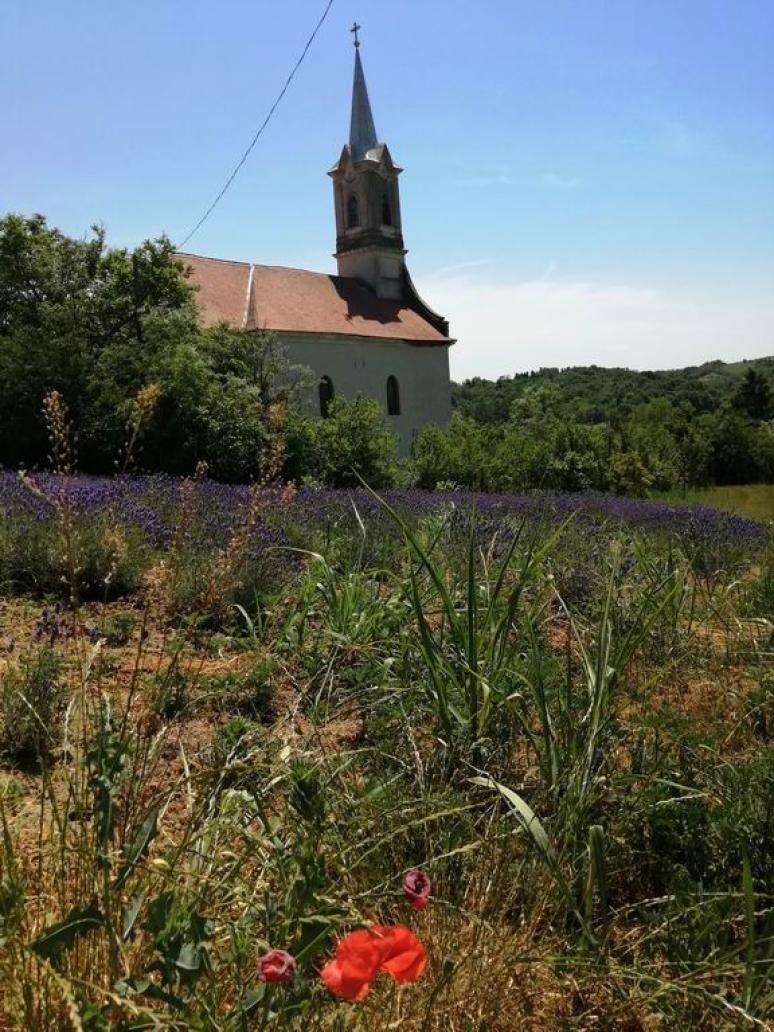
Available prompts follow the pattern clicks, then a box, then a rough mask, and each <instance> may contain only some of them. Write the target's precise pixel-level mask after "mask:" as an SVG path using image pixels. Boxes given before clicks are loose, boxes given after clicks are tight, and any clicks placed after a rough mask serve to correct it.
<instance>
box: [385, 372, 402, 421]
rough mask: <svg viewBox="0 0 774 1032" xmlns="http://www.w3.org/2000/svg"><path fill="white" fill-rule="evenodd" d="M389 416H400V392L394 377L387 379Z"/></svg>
mask: <svg viewBox="0 0 774 1032" xmlns="http://www.w3.org/2000/svg"><path fill="white" fill-rule="evenodd" d="M387 415H388V416H399V415H400V390H399V389H398V381H397V380H396V378H395V377H394V376H388V377H387Z"/></svg>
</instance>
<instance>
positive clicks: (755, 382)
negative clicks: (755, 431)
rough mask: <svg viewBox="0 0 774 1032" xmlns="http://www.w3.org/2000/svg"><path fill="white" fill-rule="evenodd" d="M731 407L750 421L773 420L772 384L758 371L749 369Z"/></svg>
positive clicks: (773, 400) (732, 400)
mask: <svg viewBox="0 0 774 1032" xmlns="http://www.w3.org/2000/svg"><path fill="white" fill-rule="evenodd" d="M731 405H732V407H733V408H734V409H736V411H737V412H742V413H743V414H744V415H746V416H749V418H750V419H755V420H763V419H771V418H772V415H774V399H772V391H771V384H770V383H769V381H768V380H767V378H766V377H765V376H764V375H763V373H759V372H758V371H757V369H748V370H747V372H746V373H745V376H744V379H743V380H742V382H741V383H740V384H739V386H738V388H737V389H736V392H735V394H734V396H733V398H732V399H731Z"/></svg>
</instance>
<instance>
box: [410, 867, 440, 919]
mask: <svg viewBox="0 0 774 1032" xmlns="http://www.w3.org/2000/svg"><path fill="white" fill-rule="evenodd" d="M432 887H433V885H432V882H431V881H430V875H429V874H425V872H424V871H420V870H418V869H416V868H415V869H414V870H413V871H407V872H406V874H405V876H404V878H403V892H404V895H405V896H406V899H407V900H408V901H409V903H410V904H411V906H412V907H413V909H414V910H424V908H425V907H426V906H427V899H428V897H429V895H430V890H431V889H432Z"/></svg>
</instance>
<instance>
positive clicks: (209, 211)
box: [177, 0, 333, 249]
mask: <svg viewBox="0 0 774 1032" xmlns="http://www.w3.org/2000/svg"><path fill="white" fill-rule="evenodd" d="M331 7H333V0H328V3H327V4H326V6H325V10H324V11H323V13H322V16H321V18H320V20H319V21H318V22H317V24H316V25H315V27H314V31H313V32H312V35H311V36H310V37H309V39H308V40H307V41H306V46H305V47H304V49H303V50H302V52H301V56H300V57H299V59H298V60H297V61H296V63H295V65H294V66H293V70H292V72H291V73H290V75H289V76H288V77H287V79H286V80H285V85H284V86H283V87H282V89H281V90H280V92H279V95H278V97H277V99H276V100H275V101H274V103H273V104H272V106H271V108H270V109H269V113H268V115H267V116H266V118H264V120H263V122H262V123H261V125H260V127H259V129H258V132H257V133H256V134H255V136H254V137H253V138H252V140H251V141H250V146H249V147H248V148H247V150H246V151H245V152H244V154H243V155H242V157H241V158H240V159H239V161H238V162H237V164H236V166H235V168H234V170H233V172H232V173H231V175H230V176H229V177H228V179H227V180H226V182H225V183H224V184H223V188H222V189H221V191H220V193H219V194H218V196H217V197H216V198H215V200H214V201H213V202H212V204H211V205H210V206H209V208H208V209H207V210H206V211H205V213H204V214H203V215H202V217H201V218H200V219H199V221H198V222H197V223H196V225H195V226H194V228H193V229H192V230H191V232H190V233H189V234H188V236H187V237H186V238H185V239H184V240H182V241H181V242H180V243H179V244H178V245H177V249H180V248H182V247H185V245H186V244H187V243H188V241H189V240H190V239H191V237H192V236H193V235H194V233H196V232H197V231H198V230H199V229H201V227H202V226H203V225H204V223H205V222H206V221H207V219H208V218H209V217H210V215H211V214H212V212H213V211H214V210H215V207H216V205H217V204H218V202H219V201H220V200H221V198H222V197H223V195H224V194H225V192H226V190H228V188H229V187H230V186H231V184H232V183H233V182H234V180H235V179H236V177H237V175H238V174H239V170H240V169H241V168H242V166H243V165H244V163H245V162H246V161H247V159H248V157H249V156H250V151H251V150H252V149H253V147H254V146H255V145H256V143H257V142H258V140H259V138H260V136H261V133H262V132H263V130H264V129H265V128H266V126H267V125H268V124H269V122H270V121H271V116H272V115H273V114H274V112H275V111H276V110H277V108H278V107H279V104H280V101H281V100H282V98H283V97H284V96H285V94H286V93H287V91H288V87H289V86H290V84H291V82H292V81H293V79H294V77H295V74H296V72H297V71H298V69H299V68H300V67H301V65H302V63H303V60H304V58H305V57H306V55H307V52H308V50H309V48H310V47H311V45H312V43H314V39H315V36H316V35H317V33H318V32H319V31H320V29H321V28H322V25H323V22H324V21H325V19H326V18H327V17H328V12H329V11H330V9H331Z"/></svg>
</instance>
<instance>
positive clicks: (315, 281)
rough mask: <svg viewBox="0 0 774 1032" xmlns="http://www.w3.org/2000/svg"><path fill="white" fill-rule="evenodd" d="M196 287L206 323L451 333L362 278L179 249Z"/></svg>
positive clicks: (432, 340) (437, 337) (433, 340)
mask: <svg viewBox="0 0 774 1032" xmlns="http://www.w3.org/2000/svg"><path fill="white" fill-rule="evenodd" d="M178 258H179V259H180V261H181V262H182V263H183V264H184V265H185V266H187V267H188V268H190V270H191V273H190V278H191V282H192V283H193V284H194V286H196V287H197V288H198V292H197V295H196V300H197V303H198V305H199V309H200V312H201V318H202V323H203V325H204V326H214V325H215V324H216V323H219V322H227V323H230V324H231V325H232V326H244V327H248V328H252V327H256V328H259V329H266V330H293V331H296V332H299V333H335V334H352V335H355V336H359V337H381V338H388V339H392V340H411V341H417V342H421V343H425V344H442V343H448V338H447V337H445V336H444V335H443V334H442V333H440V332H439V331H438V330H437V329H436V328H435V327H434V326H432V325H431V324H430V323H429V322H428V321H427V320H426V319H425V318H423V316H422V315H420V313H419V312H417V311H415V310H414V309H413V308H411V307H409V306H408V305H407V304H406V303H405V302H402V301H386V300H383V299H381V298H378V297H376V296H375V295H374V294H373V293H372V292H371V291H370V290H369V289H368V288H367V287H365V286H363V285H362V284H361V283H360V282H359V281H358V280H356V279H350V278H346V277H343V276H327V275H326V274H325V273H320V272H307V270H306V269H286V268H284V267H282V266H279V265H250V264H248V263H247V262H230V261H223V260H221V259H219V258H204V257H201V256H199V255H193V254H179V255H178Z"/></svg>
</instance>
